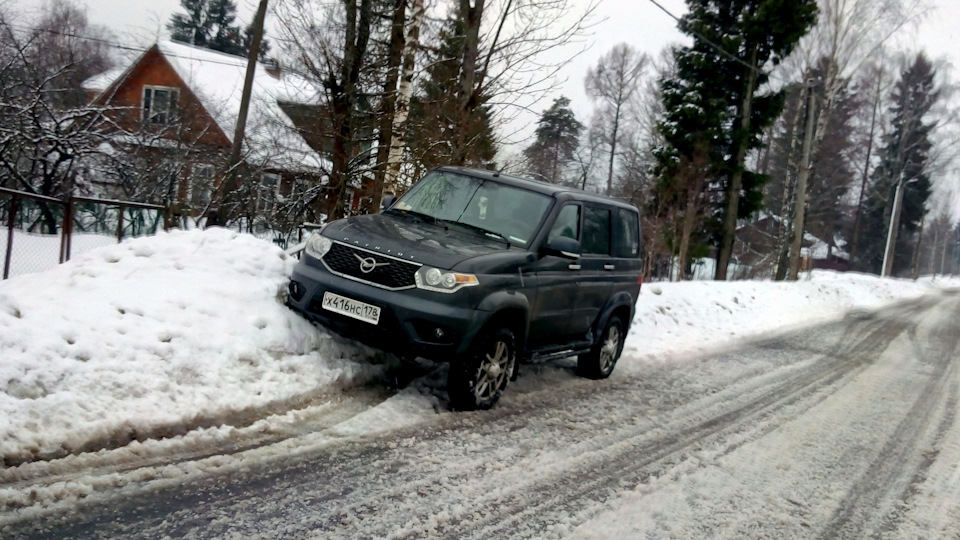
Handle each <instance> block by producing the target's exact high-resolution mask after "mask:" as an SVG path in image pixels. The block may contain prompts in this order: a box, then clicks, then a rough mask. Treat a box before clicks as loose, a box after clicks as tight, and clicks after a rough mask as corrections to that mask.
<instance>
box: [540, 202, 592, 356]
mask: <svg viewBox="0 0 960 540" xmlns="http://www.w3.org/2000/svg"><path fill="white" fill-rule="evenodd" d="M555 236H566V237H568V238H573V239H574V240H579V239H580V206H579V205H576V204H568V205H566V206H564V207H562V208H561V209H560V211H559V213H557V219H556V220H555V221H554V223H553V226H552V227H551V229H550V233H549V235H548V237H547V240H548V241H549V239H550V238H553V237H555ZM528 271H532V272H534V273H536V276H537V283H538V292H537V297H536V300H535V301H534V305H533V308H532V309H531V317H530V337H529V343H530V348H532V349H543V348H548V347H550V346H553V345H559V344H563V343H566V342H568V341H569V337H570V335H571V332H572V329H571V325H570V320H571V312H572V310H573V305H574V301H575V298H576V295H577V289H578V285H579V284H580V264H579V261H572V260H570V259H565V258H563V257H554V256H552V255H546V256H544V257H543V258H541V259H540V260H538V261H537V262H535V263H533V265H531V267H530V268H529V270H528Z"/></svg>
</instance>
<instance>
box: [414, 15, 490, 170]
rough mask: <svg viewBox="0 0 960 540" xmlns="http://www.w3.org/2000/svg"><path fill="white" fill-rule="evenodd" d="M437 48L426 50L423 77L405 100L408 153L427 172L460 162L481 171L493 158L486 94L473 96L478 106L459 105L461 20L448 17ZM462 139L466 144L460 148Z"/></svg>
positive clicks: (462, 45)
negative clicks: (408, 123)
mask: <svg viewBox="0 0 960 540" xmlns="http://www.w3.org/2000/svg"><path fill="white" fill-rule="evenodd" d="M439 41H440V44H439V46H438V47H436V48H435V49H432V50H428V51H427V61H426V65H427V68H426V69H425V71H426V78H425V79H424V80H423V81H422V82H421V84H420V91H419V92H418V93H417V95H415V96H414V97H413V99H412V100H411V102H410V121H411V126H410V139H411V140H410V150H411V152H412V153H413V156H414V161H415V162H417V163H419V164H420V165H421V166H422V167H424V168H425V169H427V170H429V169H431V168H433V167H437V166H440V165H449V164H451V163H462V164H463V165H466V166H475V167H486V166H488V165H490V164H491V162H492V160H493V158H494V157H495V156H496V154H497V146H496V140H495V134H494V132H493V123H492V114H491V111H490V106H489V105H487V101H488V100H489V96H487V95H485V94H483V93H478V94H479V95H478V96H477V98H476V100H477V104H478V105H477V106H476V107H473V106H471V107H469V108H464V107H463V106H462V104H461V102H460V99H459V96H460V90H461V80H460V79H461V75H462V70H461V64H462V62H461V58H463V48H464V43H465V39H464V27H463V24H462V18H461V17H451V18H448V19H447V22H446V24H445V27H444V28H443V29H442V30H441V31H440V37H439ZM461 141H465V142H466V144H464V145H462V147H461V145H460V142H461Z"/></svg>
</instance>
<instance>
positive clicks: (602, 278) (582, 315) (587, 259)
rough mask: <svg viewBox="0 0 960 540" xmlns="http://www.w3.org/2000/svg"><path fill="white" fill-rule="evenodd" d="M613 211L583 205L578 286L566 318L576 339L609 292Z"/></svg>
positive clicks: (612, 286)
mask: <svg viewBox="0 0 960 540" xmlns="http://www.w3.org/2000/svg"><path fill="white" fill-rule="evenodd" d="M612 225H613V212H612V211H611V208H610V207H608V206H604V205H600V204H589V203H588V204H584V205H583V235H582V236H583V240H581V242H580V251H581V259H580V264H581V268H580V288H579V289H578V291H577V298H576V300H575V301H574V307H573V313H572V316H571V318H570V322H571V325H572V328H571V331H572V333H573V335H575V336H576V337H577V338H579V339H583V338H585V337H586V335H587V332H588V331H589V330H590V328H591V326H592V325H593V322H594V321H595V320H596V319H597V317H598V316H599V315H600V310H601V309H602V308H603V306H604V304H606V302H607V299H609V298H610V295H611V294H613V289H614V283H615V281H616V276H615V275H614V272H613V271H614V269H615V268H616V265H615V264H614V261H613V257H612V255H611V250H612V237H611V235H612V229H613V227H612Z"/></svg>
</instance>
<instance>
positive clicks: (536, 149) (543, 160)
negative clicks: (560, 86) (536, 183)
mask: <svg viewBox="0 0 960 540" xmlns="http://www.w3.org/2000/svg"><path fill="white" fill-rule="evenodd" d="M582 129H583V125H582V124H581V123H580V122H579V121H577V117H576V115H574V113H573V110H571V109H570V100H569V99H567V98H565V97H563V96H560V97H559V98H557V99H555V100H553V105H551V106H550V108H549V109H547V110H545V111H543V115H541V116H540V120H538V121H537V131H536V139H535V140H534V141H533V143H532V144H531V145H530V146H529V147H527V148H526V149H525V150H524V151H523V154H524V156H526V158H527V160H528V161H529V165H528V171H529V172H530V173H531V174H533V175H534V176H536V177H537V178H541V179H544V180H547V181H549V182H553V183H555V184H556V183H561V182H562V181H563V171H564V169H565V168H566V166H567V165H569V164H570V162H571V161H573V159H574V154H575V153H576V151H577V147H579V146H580V131H581V130H582Z"/></svg>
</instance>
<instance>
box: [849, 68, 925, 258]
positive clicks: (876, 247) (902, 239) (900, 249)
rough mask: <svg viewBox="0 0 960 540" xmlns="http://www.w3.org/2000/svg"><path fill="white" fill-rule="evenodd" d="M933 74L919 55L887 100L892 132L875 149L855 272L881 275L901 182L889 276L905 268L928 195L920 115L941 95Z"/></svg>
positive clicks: (922, 125)
mask: <svg viewBox="0 0 960 540" xmlns="http://www.w3.org/2000/svg"><path fill="white" fill-rule="evenodd" d="M935 75H936V73H935V71H934V68H933V65H932V64H931V63H930V61H929V60H928V59H927V57H926V56H925V55H924V54H923V53H921V54H919V55H917V57H916V59H915V60H914V61H913V63H912V64H911V65H910V66H909V67H907V68H906V69H904V70H903V72H902V73H901V75H900V80H899V81H897V84H896V86H895V87H894V89H893V93H892V95H891V96H890V101H891V104H890V116H891V117H892V118H893V120H892V127H893V129H892V132H891V133H890V135H889V136H888V137H887V139H886V141H885V143H884V146H883V148H882V149H881V150H880V153H879V156H880V164H879V165H878V166H877V168H876V169H875V170H874V171H873V174H872V183H871V185H870V187H869V188H868V189H869V194H868V196H867V204H866V208H865V211H864V216H863V233H862V235H861V236H862V248H863V249H862V255H861V257H860V258H859V260H858V261H855V265H856V267H857V268H859V269H861V270H868V271H871V272H876V273H880V271H881V265H882V264H883V256H884V250H885V245H886V239H887V233H888V228H889V226H890V220H891V217H893V216H892V215H891V214H892V211H893V200H894V196H895V193H896V186H897V183H898V182H902V184H903V203H902V209H901V211H900V219H899V221H900V222H899V227H898V228H897V243H896V250H895V254H896V256H895V257H894V260H893V273H894V274H897V273H898V272H902V271H904V270H905V269H907V268H908V267H909V266H910V262H911V260H910V259H911V254H912V253H913V246H914V244H915V242H916V238H915V234H916V232H917V230H918V229H919V227H920V222H921V220H922V219H923V216H924V213H925V212H926V210H925V206H926V203H927V199H928V198H929V197H930V188H931V185H930V177H929V174H928V173H927V165H928V164H929V162H930V149H931V148H932V146H933V144H932V143H931V141H930V135H931V132H932V130H933V123H930V122H925V121H924V117H926V116H927V114H928V113H929V112H930V109H931V108H932V107H933V105H934V104H935V103H936V102H937V99H938V98H939V97H940V91H939V89H937V88H935V83H934V78H935Z"/></svg>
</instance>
